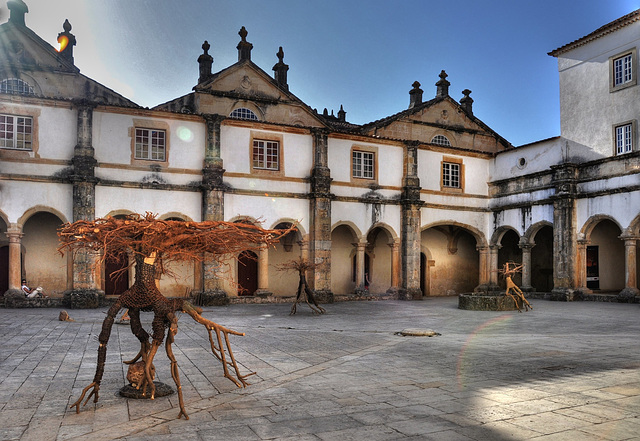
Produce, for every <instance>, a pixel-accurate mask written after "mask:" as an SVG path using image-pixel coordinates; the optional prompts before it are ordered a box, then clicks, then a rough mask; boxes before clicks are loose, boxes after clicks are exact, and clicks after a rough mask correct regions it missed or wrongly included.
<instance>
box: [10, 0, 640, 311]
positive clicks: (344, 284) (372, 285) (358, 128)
mask: <svg viewBox="0 0 640 441" xmlns="http://www.w3.org/2000/svg"><path fill="white" fill-rule="evenodd" d="M8 7H9V9H10V17H9V19H8V21H7V22H6V23H3V24H2V25H0V53H2V54H4V55H3V56H2V57H0V181H1V182H0V195H1V199H0V232H1V233H3V234H2V237H3V238H4V239H0V290H1V291H2V292H3V293H4V292H5V291H6V290H8V289H15V288H19V285H20V279H21V277H26V278H27V279H29V281H30V282H32V283H37V284H39V285H42V286H45V287H46V289H47V291H48V293H49V294H50V295H51V296H53V297H60V296H62V294H63V293H64V292H66V291H77V290H83V289H90V290H103V291H105V292H106V294H107V295H117V294H119V293H121V292H123V291H124V290H125V289H126V288H127V287H128V285H129V284H130V283H133V278H132V277H126V275H125V277H122V278H120V279H118V280H111V279H110V278H109V277H107V275H108V274H110V273H111V272H112V271H113V270H115V269H118V268H122V267H123V266H125V265H127V264H128V259H129V258H130V257H129V256H127V255H123V256H121V258H120V259H115V260H113V261H109V262H106V264H105V265H104V267H102V268H99V269H97V270H94V269H95V267H94V266H93V259H94V257H93V256H92V255H90V254H83V255H79V256H77V257H76V259H75V260H73V261H72V260H70V259H68V258H67V257H64V258H63V257H61V256H60V255H58V254H57V253H56V248H57V236H56V230H57V228H58V227H59V226H60V225H61V224H62V223H65V222H70V221H76V220H80V219H85V220H91V219H94V218H97V217H106V216H114V217H117V216H123V215H126V214H129V213H132V212H138V213H144V212H145V211H149V212H153V213H157V214H159V216H160V218H162V219H173V220H176V219H177V220H182V221H202V220H224V221H232V222H233V221H236V220H240V219H247V218H249V219H255V220H257V219H260V220H262V221H263V226H264V227H265V228H286V227H289V226H290V225H292V224H293V225H295V226H296V227H297V229H298V230H297V232H296V233H294V234H291V235H289V236H287V237H286V238H285V240H283V241H282V242H281V243H280V244H278V246H277V247H276V248H266V247H265V248H263V249H260V250H258V251H257V252H256V253H254V252H252V251H246V252H244V253H241V254H240V255H239V256H238V258H239V261H240V263H238V264H233V265H231V266H230V267H229V268H222V267H219V266H217V265H215V263H214V262H204V263H203V264H197V265H196V264H194V263H188V262H186V263H181V264H174V266H173V268H172V271H173V273H174V274H175V275H176V277H174V278H167V279H163V280H161V281H160V282H159V283H160V289H161V291H162V292H163V293H164V294H165V295H168V296H185V295H188V294H189V293H192V292H203V291H204V292H218V293H219V292H221V291H224V292H225V293H226V295H227V296H229V297H236V296H239V295H251V296H253V295H257V296H262V297H270V298H272V299H275V298H278V297H283V296H291V295H293V294H294V292H293V290H294V289H295V286H296V283H295V280H293V281H292V280H289V278H294V279H295V275H290V276H289V278H287V277H282V275H281V274H280V273H278V272H277V270H276V269H275V265H277V264H280V263H282V262H286V261H290V260H293V259H296V258H298V257H304V258H308V259H310V260H311V261H313V262H314V263H316V264H317V266H316V267H315V269H314V270H313V272H312V274H309V284H310V285H311V288H312V289H313V290H314V292H315V294H316V296H318V298H319V299H321V300H323V301H331V300H332V299H333V298H334V297H335V296H348V295H351V294H354V293H360V294H362V293H364V294H366V295H371V296H390V297H395V298H402V299H420V298H422V296H438V295H455V294H459V293H463V292H471V291H474V290H476V291H487V290H494V289H497V288H498V287H499V285H500V284H501V283H503V281H501V280H499V278H498V273H497V271H496V270H497V269H498V268H500V267H501V266H502V265H503V264H504V262H506V261H510V260H513V261H516V262H522V263H523V264H524V267H523V272H522V277H521V279H518V280H515V281H516V283H517V284H518V285H520V286H522V287H523V289H524V290H525V291H534V290H535V291H539V292H548V293H552V295H553V296H554V297H555V298H558V299H566V300H571V299H575V298H576V296H578V295H581V296H587V295H589V294H590V293H593V292H607V293H616V294H619V298H620V299H623V300H633V299H634V298H635V296H637V295H638V278H637V267H638V258H639V257H638V253H637V246H638V238H639V236H640V179H639V173H640V152H639V150H640V149H639V148H638V145H639V135H638V117H639V116H640V99H639V98H640V93H639V90H640V88H639V86H638V84H637V71H638V67H639V63H638V53H637V52H638V51H637V48H638V45H639V40H638V35H640V11H635V12H632V13H630V14H628V15H626V16H624V17H622V18H620V19H618V20H615V21H613V22H611V23H609V24H607V25H605V26H603V27H601V28H600V29H598V30H596V31H595V32H593V33H591V34H589V35H587V36H585V37H582V38H579V39H578V40H576V41H574V42H572V43H569V44H567V45H565V46H563V47H561V48H558V49H556V50H554V51H552V52H551V53H550V55H551V56H553V57H556V58H557V59H558V68H559V73H560V104H561V134H560V136H558V137H555V138H551V139H546V140H541V141H539V142H535V143H532V144H528V145H524V146H519V147H517V148H516V147H514V146H512V145H511V144H510V143H509V142H508V141H507V140H505V139H504V138H502V137H501V136H500V135H499V134H497V133H495V132H494V131H493V130H491V128H489V127H488V126H487V125H486V124H484V123H483V122H482V121H481V120H480V119H479V118H478V117H477V116H476V115H475V114H474V112H473V99H472V98H471V91H470V90H468V89H464V90H462V92H461V95H462V97H461V98H460V99H459V101H456V100H455V99H454V98H453V97H452V96H451V95H450V92H449V87H450V85H451V84H450V82H449V81H448V80H447V73H445V72H444V71H442V72H440V74H439V78H433V80H437V82H436V83H435V96H434V97H433V98H431V99H427V100H423V90H422V89H421V87H422V86H421V84H420V83H419V82H418V81H416V82H415V83H413V85H412V88H411V89H410V91H409V106H408V108H407V109H405V110H403V111H400V112H397V113H394V114H392V115H390V116H387V117H384V118H381V119H379V120H377V121H374V122H371V123H368V124H364V125H355V124H350V123H348V122H347V119H346V112H345V110H344V109H343V108H342V106H341V107H340V110H339V111H338V112H337V116H335V115H334V113H333V111H331V112H329V111H327V110H325V111H323V112H317V111H315V110H314V109H312V108H311V107H309V106H308V105H307V104H305V103H303V102H302V101H301V100H300V99H299V98H297V97H296V96H295V95H294V93H293V91H290V90H289V86H288V83H287V74H288V71H289V65H287V64H285V62H284V57H285V52H284V50H283V48H282V47H281V48H279V50H277V53H276V59H277V62H276V64H275V65H274V66H273V71H274V75H273V77H272V76H270V75H269V74H267V72H265V71H264V70H262V69H261V68H260V67H258V66H257V65H256V64H254V63H253V62H252V61H251V52H252V50H253V44H252V43H250V42H249V41H248V38H249V33H248V31H247V30H246V29H244V28H242V29H241V30H240V32H239V35H240V42H239V43H238V46H237V51H238V61H237V63H235V64H233V65H231V66H220V67H217V68H216V69H214V68H213V67H214V60H213V57H212V56H211V55H210V54H209V51H210V50H211V47H210V45H209V44H208V43H207V42H206V41H205V42H204V44H203V45H202V50H203V52H202V55H200V57H199V58H198V60H197V65H196V60H194V65H193V66H192V68H193V69H196V68H197V69H199V71H198V72H199V79H198V83H197V84H195V85H194V88H193V90H192V91H191V92H190V93H187V94H185V95H184V96H180V97H177V98H175V99H174V100H171V101H169V102H167V103H163V104H159V105H158V106H156V107H154V108H152V109H145V108H142V107H140V106H138V105H137V104H135V103H133V102H131V101H130V100H128V99H126V98H124V97H123V96H121V95H119V94H118V93H117V92H114V91H113V90H111V89H109V88H107V87H105V86H103V85H101V84H99V83H97V82H95V81H93V80H91V79H90V78H87V77H86V76H84V75H82V74H81V73H80V71H79V69H78V68H77V67H76V66H75V64H74V57H73V49H74V45H81V44H82V40H83V36H82V35H78V36H75V35H74V34H73V33H72V31H73V28H72V24H70V23H69V22H68V21H66V22H64V24H62V23H61V24H62V29H63V30H62V32H61V33H60V36H61V37H64V38H66V39H67V41H68V44H67V46H66V48H65V49H64V50H62V51H61V52H58V51H56V50H55V49H54V48H53V47H52V46H50V45H49V44H48V43H46V42H45V41H44V40H43V39H42V38H40V37H39V36H38V35H36V34H35V33H34V32H33V31H31V30H30V29H29V28H28V27H27V25H26V22H28V16H26V14H27V12H28V8H27V5H26V4H25V3H24V2H23V1H21V0H10V1H9V2H8ZM25 16H26V17H25ZM285 43H286V42H285ZM285 48H286V46H285ZM229 49H230V48H223V47H220V48H215V50H216V51H228V50H229ZM276 49H277V48H263V47H260V48H259V50H260V51H264V50H273V51H274V53H275V52H276ZM587 61H588V62H587ZM214 71H216V72H215V73H214ZM293 72H295V68H294V69H292V72H291V73H292V74H294V73H293ZM417 75H420V73H417ZM433 76H434V77H435V73H433ZM605 103H606V104H605ZM363 105H366V103H363ZM523 117H524V116H523ZM251 257H254V258H255V260H253V259H251ZM223 273H224V274H223ZM228 280H233V281H237V282H238V283H239V284H240V288H237V287H236V286H235V285H234V284H232V283H229V281H228ZM365 287H366V288H367V289H364V288H365Z"/></svg>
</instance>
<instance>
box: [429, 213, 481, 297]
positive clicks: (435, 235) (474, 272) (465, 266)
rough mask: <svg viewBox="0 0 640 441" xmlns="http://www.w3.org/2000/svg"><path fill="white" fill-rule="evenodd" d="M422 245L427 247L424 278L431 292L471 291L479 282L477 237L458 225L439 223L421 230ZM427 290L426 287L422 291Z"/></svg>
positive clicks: (444, 293) (439, 294) (448, 293)
mask: <svg viewBox="0 0 640 441" xmlns="http://www.w3.org/2000/svg"><path fill="white" fill-rule="evenodd" d="M421 243H422V249H423V250H424V249H428V250H429V251H430V253H431V258H430V259H429V260H428V263H427V266H428V268H429V271H428V272H427V271H426V269H425V271H424V273H425V274H428V278H427V280H426V281H425V284H426V286H428V287H429V288H428V289H427V291H428V292H429V295H431V296H445V295H457V294H460V293H464V292H472V291H473V289H474V288H475V287H476V286H478V280H479V254H478V250H477V249H476V246H477V241H476V238H475V237H474V236H473V235H472V234H471V233H470V232H469V231H468V230H467V229H465V228H463V227H460V226H457V225H438V226H435V227H431V228H427V229H426V230H424V231H423V232H422V234H421ZM423 293H424V291H423Z"/></svg>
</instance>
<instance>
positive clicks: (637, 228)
mask: <svg viewBox="0 0 640 441" xmlns="http://www.w3.org/2000/svg"><path fill="white" fill-rule="evenodd" d="M623 232H626V233H627V234H629V235H631V236H640V214H639V215H637V216H636V217H635V219H633V220H632V221H631V223H630V224H629V227H628V228H627V229H626V230H623Z"/></svg>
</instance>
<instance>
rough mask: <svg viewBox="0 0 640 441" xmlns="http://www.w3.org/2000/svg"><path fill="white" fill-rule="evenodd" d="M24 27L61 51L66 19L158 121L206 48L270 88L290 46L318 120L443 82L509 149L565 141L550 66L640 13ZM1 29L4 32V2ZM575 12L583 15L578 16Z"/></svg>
mask: <svg viewBox="0 0 640 441" xmlns="http://www.w3.org/2000/svg"><path fill="white" fill-rule="evenodd" d="M25 2H26V3H27V5H28V6H29V13H28V14H27V16H26V23H27V26H28V27H30V28H31V29H32V30H34V31H35V32H36V33H37V34H38V35H40V37H42V38H43V39H45V40H46V41H47V42H49V43H50V44H52V45H53V46H56V37H57V35H58V33H59V32H61V31H62V23H63V22H64V20H65V19H67V18H68V19H69V21H70V22H71V25H72V26H73V29H72V31H71V32H72V33H73V34H74V35H75V36H76V39H77V42H78V43H77V45H76V47H75V50H74V56H75V63H76V65H77V66H78V67H79V68H80V70H81V72H82V73H83V74H85V75H87V76H89V77H91V78H93V79H95V80H97V81H99V82H101V83H102V84H104V85H106V86H108V87H110V88H112V89H114V90H116V91H117V92H119V93H121V94H123V95H125V96H126V97H128V98H130V99H132V100H133V101H135V102H136V103H138V104H140V105H142V106H146V107H151V106H154V105H156V104H160V103H163V102H165V101H168V100H170V99H172V98H175V97H178V96H181V95H184V94H186V93H189V92H190V91H191V89H192V87H193V86H194V85H195V84H196V81H197V78H198V64H197V62H196V60H197V58H198V56H199V55H200V54H201V53H202V49H201V46H202V42H203V41H204V40H208V41H209V43H210V44H211V49H210V50H209V53H210V54H211V55H212V56H213V58H214V65H213V71H214V72H216V71H218V70H221V69H224V68H226V67H228V66H229V65H231V64H233V63H235V62H236V61H237V50H236V45H237V44H238V41H240V37H239V36H238V31H239V29H240V27H241V26H245V27H246V28H247V30H248V32H249V35H248V37H247V40H248V41H249V42H251V43H252V44H253V51H252V60H253V61H254V62H255V63H256V64H257V65H258V66H260V67H261V68H262V69H263V70H264V71H266V72H267V73H269V74H272V73H273V71H272V70H271V68H272V67H273V65H274V64H275V63H276V62H277V58H276V55H275V54H276V52H277V51H278V47H279V46H282V47H283V50H284V52H285V58H284V61H285V63H287V64H288V65H289V73H288V82H289V89H290V91H291V92H292V93H294V94H295V95H296V96H297V97H298V98H300V99H301V100H303V101H304V102H305V103H306V104H308V105H309V106H311V107H313V108H317V109H318V110H319V111H322V110H323V109H324V108H325V107H326V108H328V109H329V111H331V110H334V112H337V111H338V109H339V108H340V105H343V106H344V109H345V110H346V112H347V120H348V121H349V122H353V123H357V124H364V123H367V122H371V121H374V120H377V119H380V118H383V117H386V116H389V115H392V114H394V113H396V112H399V111H401V110H404V109H406V108H407V106H408V104H409V90H411V84H412V83H413V82H414V81H419V82H420V83H421V84H422V89H423V90H424V100H428V99H431V98H432V97H434V96H435V92H436V88H435V82H436V81H437V80H438V74H439V73H440V71H441V70H442V69H444V70H446V72H447V74H448V75H449V77H448V80H449V81H450V82H451V86H450V89H449V94H450V95H451V96H452V97H453V98H454V99H456V100H460V98H462V90H464V89H471V90H472V91H473V93H472V94H471V97H472V98H473V99H474V114H475V115H476V116H477V117H478V118H480V119H481V120H482V121H484V122H485V123H486V124H488V125H489V126H490V127H491V128H492V129H494V130H495V131H496V132H498V133H499V134H500V135H502V136H503V137H505V138H506V139H507V140H508V141H510V142H511V143H512V144H513V145H516V146H518V145H522V144H526V143H530V142H534V141H538V140H541V139H545V138H549V137H552V136H557V135H559V134H560V111H559V98H558V73H557V61H556V59H555V58H553V57H551V56H549V55H547V53H548V52H549V51H551V50H553V49H556V48H558V47H560V46H562V45H564V44H566V43H569V42H571V41H573V40H576V39H578V38H580V37H583V36H585V35H587V34H589V33H590V32H592V31H594V30H595V29H597V28H599V27H600V26H602V25H604V24H606V23H608V22H610V21H612V20H615V19H616V18H619V17H621V16H623V15H625V14H627V13H629V12H631V11H633V10H635V9H638V8H640V0H581V1H579V2H576V1H573V0H572V1H569V0H555V1H550V0H536V1H529V0H486V1H478V0H474V1H471V0H469V1H467V0H451V1H441V0H440V1H432V0H423V1H419V0H406V1H380V0H358V1H351V0H324V1H314V2H310V1H303V0H272V1H268V0H262V1H259V0H244V1H242V2H239V1H236V0H199V1H197V0H180V1H177V0H176V1H168V0H106V1H97V0H57V1H52V0H25ZM0 4H2V8H1V9H0V22H4V21H6V20H7V18H8V15H7V14H8V11H7V8H6V5H5V1H4V0H0ZM577 5H579V7H578V6H577Z"/></svg>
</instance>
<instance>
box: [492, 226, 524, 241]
mask: <svg viewBox="0 0 640 441" xmlns="http://www.w3.org/2000/svg"><path fill="white" fill-rule="evenodd" d="M508 231H513V232H514V233H516V234H517V235H518V238H520V232H518V230H517V229H516V228H514V227H512V226H510V225H502V226H500V227H498V228H497V229H496V230H495V231H494V232H493V234H492V235H491V242H490V243H489V245H500V243H501V242H502V238H503V237H504V235H505V234H507V232H508Z"/></svg>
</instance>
